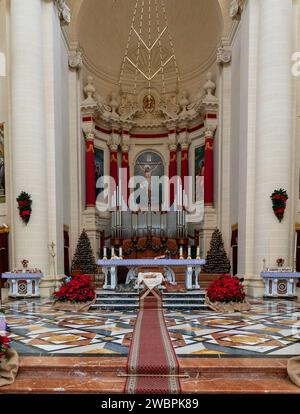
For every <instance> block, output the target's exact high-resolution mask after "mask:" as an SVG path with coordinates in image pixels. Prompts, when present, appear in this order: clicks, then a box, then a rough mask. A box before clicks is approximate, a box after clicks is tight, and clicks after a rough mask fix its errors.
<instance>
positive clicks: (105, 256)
mask: <svg viewBox="0 0 300 414" xmlns="http://www.w3.org/2000/svg"><path fill="white" fill-rule="evenodd" d="M106 258H107V249H106V247H104V248H103V259H106Z"/></svg>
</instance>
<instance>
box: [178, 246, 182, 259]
mask: <svg viewBox="0 0 300 414" xmlns="http://www.w3.org/2000/svg"><path fill="white" fill-rule="evenodd" d="M179 257H180V259H183V249H182V246H180V248H179Z"/></svg>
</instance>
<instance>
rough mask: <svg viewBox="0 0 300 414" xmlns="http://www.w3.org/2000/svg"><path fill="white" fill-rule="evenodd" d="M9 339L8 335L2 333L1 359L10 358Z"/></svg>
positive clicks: (0, 343)
mask: <svg viewBox="0 0 300 414" xmlns="http://www.w3.org/2000/svg"><path fill="white" fill-rule="evenodd" d="M8 350H9V339H8V337H7V336H2V335H0V359H1V358H8Z"/></svg>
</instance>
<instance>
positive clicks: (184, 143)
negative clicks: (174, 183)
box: [179, 126, 189, 189]
mask: <svg viewBox="0 0 300 414" xmlns="http://www.w3.org/2000/svg"><path fill="white" fill-rule="evenodd" d="M188 135H189V133H188V128H187V126H184V127H183V128H181V130H180V133H179V143H180V146H181V164H180V166H181V172H180V176H181V182H182V189H185V184H184V181H185V180H184V178H185V177H188V175H189V160H188V154H189V136H188Z"/></svg>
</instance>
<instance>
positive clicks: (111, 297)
mask: <svg viewBox="0 0 300 414" xmlns="http://www.w3.org/2000/svg"><path fill="white" fill-rule="evenodd" d="M162 299H163V308H165V309H168V310H176V309H180V310H199V311H200V310H208V308H207V306H206V305H205V303H204V302H205V291H204V290H199V291H193V292H184V293H182V292H178V293H176V292H172V293H168V292H164V291H163V293H162ZM138 309H139V294H138V292H115V291H109V290H97V291H96V302H95V303H94V304H93V305H92V306H91V308H90V310H93V311H100V310H133V311H138Z"/></svg>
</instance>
